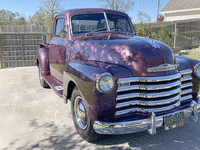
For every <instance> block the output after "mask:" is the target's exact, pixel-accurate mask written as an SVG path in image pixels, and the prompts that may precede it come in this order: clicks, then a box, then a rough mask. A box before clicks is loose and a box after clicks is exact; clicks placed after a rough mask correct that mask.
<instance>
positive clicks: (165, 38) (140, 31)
mask: <svg viewBox="0 0 200 150" xmlns="http://www.w3.org/2000/svg"><path fill="white" fill-rule="evenodd" d="M151 26H157V27H156V28H157V29H158V31H155V32H153V28H152V27H151ZM156 28H155V27H154V30H155V29H156ZM135 29H136V33H137V36H142V37H148V38H151V39H155V40H158V41H161V42H163V43H165V44H167V45H169V46H170V47H173V39H174V36H175V35H174V34H173V33H171V32H170V31H169V29H168V27H167V26H166V25H164V24H161V23H156V24H147V23H142V22H141V23H139V24H138V25H135Z"/></svg>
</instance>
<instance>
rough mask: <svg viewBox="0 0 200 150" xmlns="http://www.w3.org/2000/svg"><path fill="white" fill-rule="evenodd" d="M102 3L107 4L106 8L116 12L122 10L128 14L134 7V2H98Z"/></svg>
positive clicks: (128, 0)
mask: <svg viewBox="0 0 200 150" xmlns="http://www.w3.org/2000/svg"><path fill="white" fill-rule="evenodd" d="M97 1H102V2H104V3H106V4H105V6H104V7H105V8H110V9H114V10H120V11H123V12H126V13H127V12H128V11H129V10H130V9H131V8H132V6H133V5H134V2H133V0H97Z"/></svg>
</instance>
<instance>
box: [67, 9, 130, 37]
mask: <svg viewBox="0 0 200 150" xmlns="http://www.w3.org/2000/svg"><path fill="white" fill-rule="evenodd" d="M106 16H107V19H105V16H104V14H103V13H93V14H79V15H74V16H72V18H71V22H72V33H73V35H77V34H85V33H90V32H108V31H109V32H116V31H118V32H125V33H131V34H133V33H134V30H133V27H132V25H131V22H130V21H129V19H128V18H127V17H126V16H123V15H117V14H106ZM108 25H109V27H108Z"/></svg>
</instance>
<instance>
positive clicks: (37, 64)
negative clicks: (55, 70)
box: [36, 59, 39, 67]
mask: <svg viewBox="0 0 200 150" xmlns="http://www.w3.org/2000/svg"><path fill="white" fill-rule="evenodd" d="M36 66H37V67H39V61H38V59H36Z"/></svg>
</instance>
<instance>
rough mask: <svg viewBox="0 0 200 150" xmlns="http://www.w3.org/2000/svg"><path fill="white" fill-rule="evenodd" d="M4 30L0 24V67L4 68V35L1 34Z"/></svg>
mask: <svg viewBox="0 0 200 150" xmlns="http://www.w3.org/2000/svg"><path fill="white" fill-rule="evenodd" d="M2 32H3V30H2V26H0V68H2V66H3V63H2V62H3V59H2V42H1V41H2V36H1V34H2Z"/></svg>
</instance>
